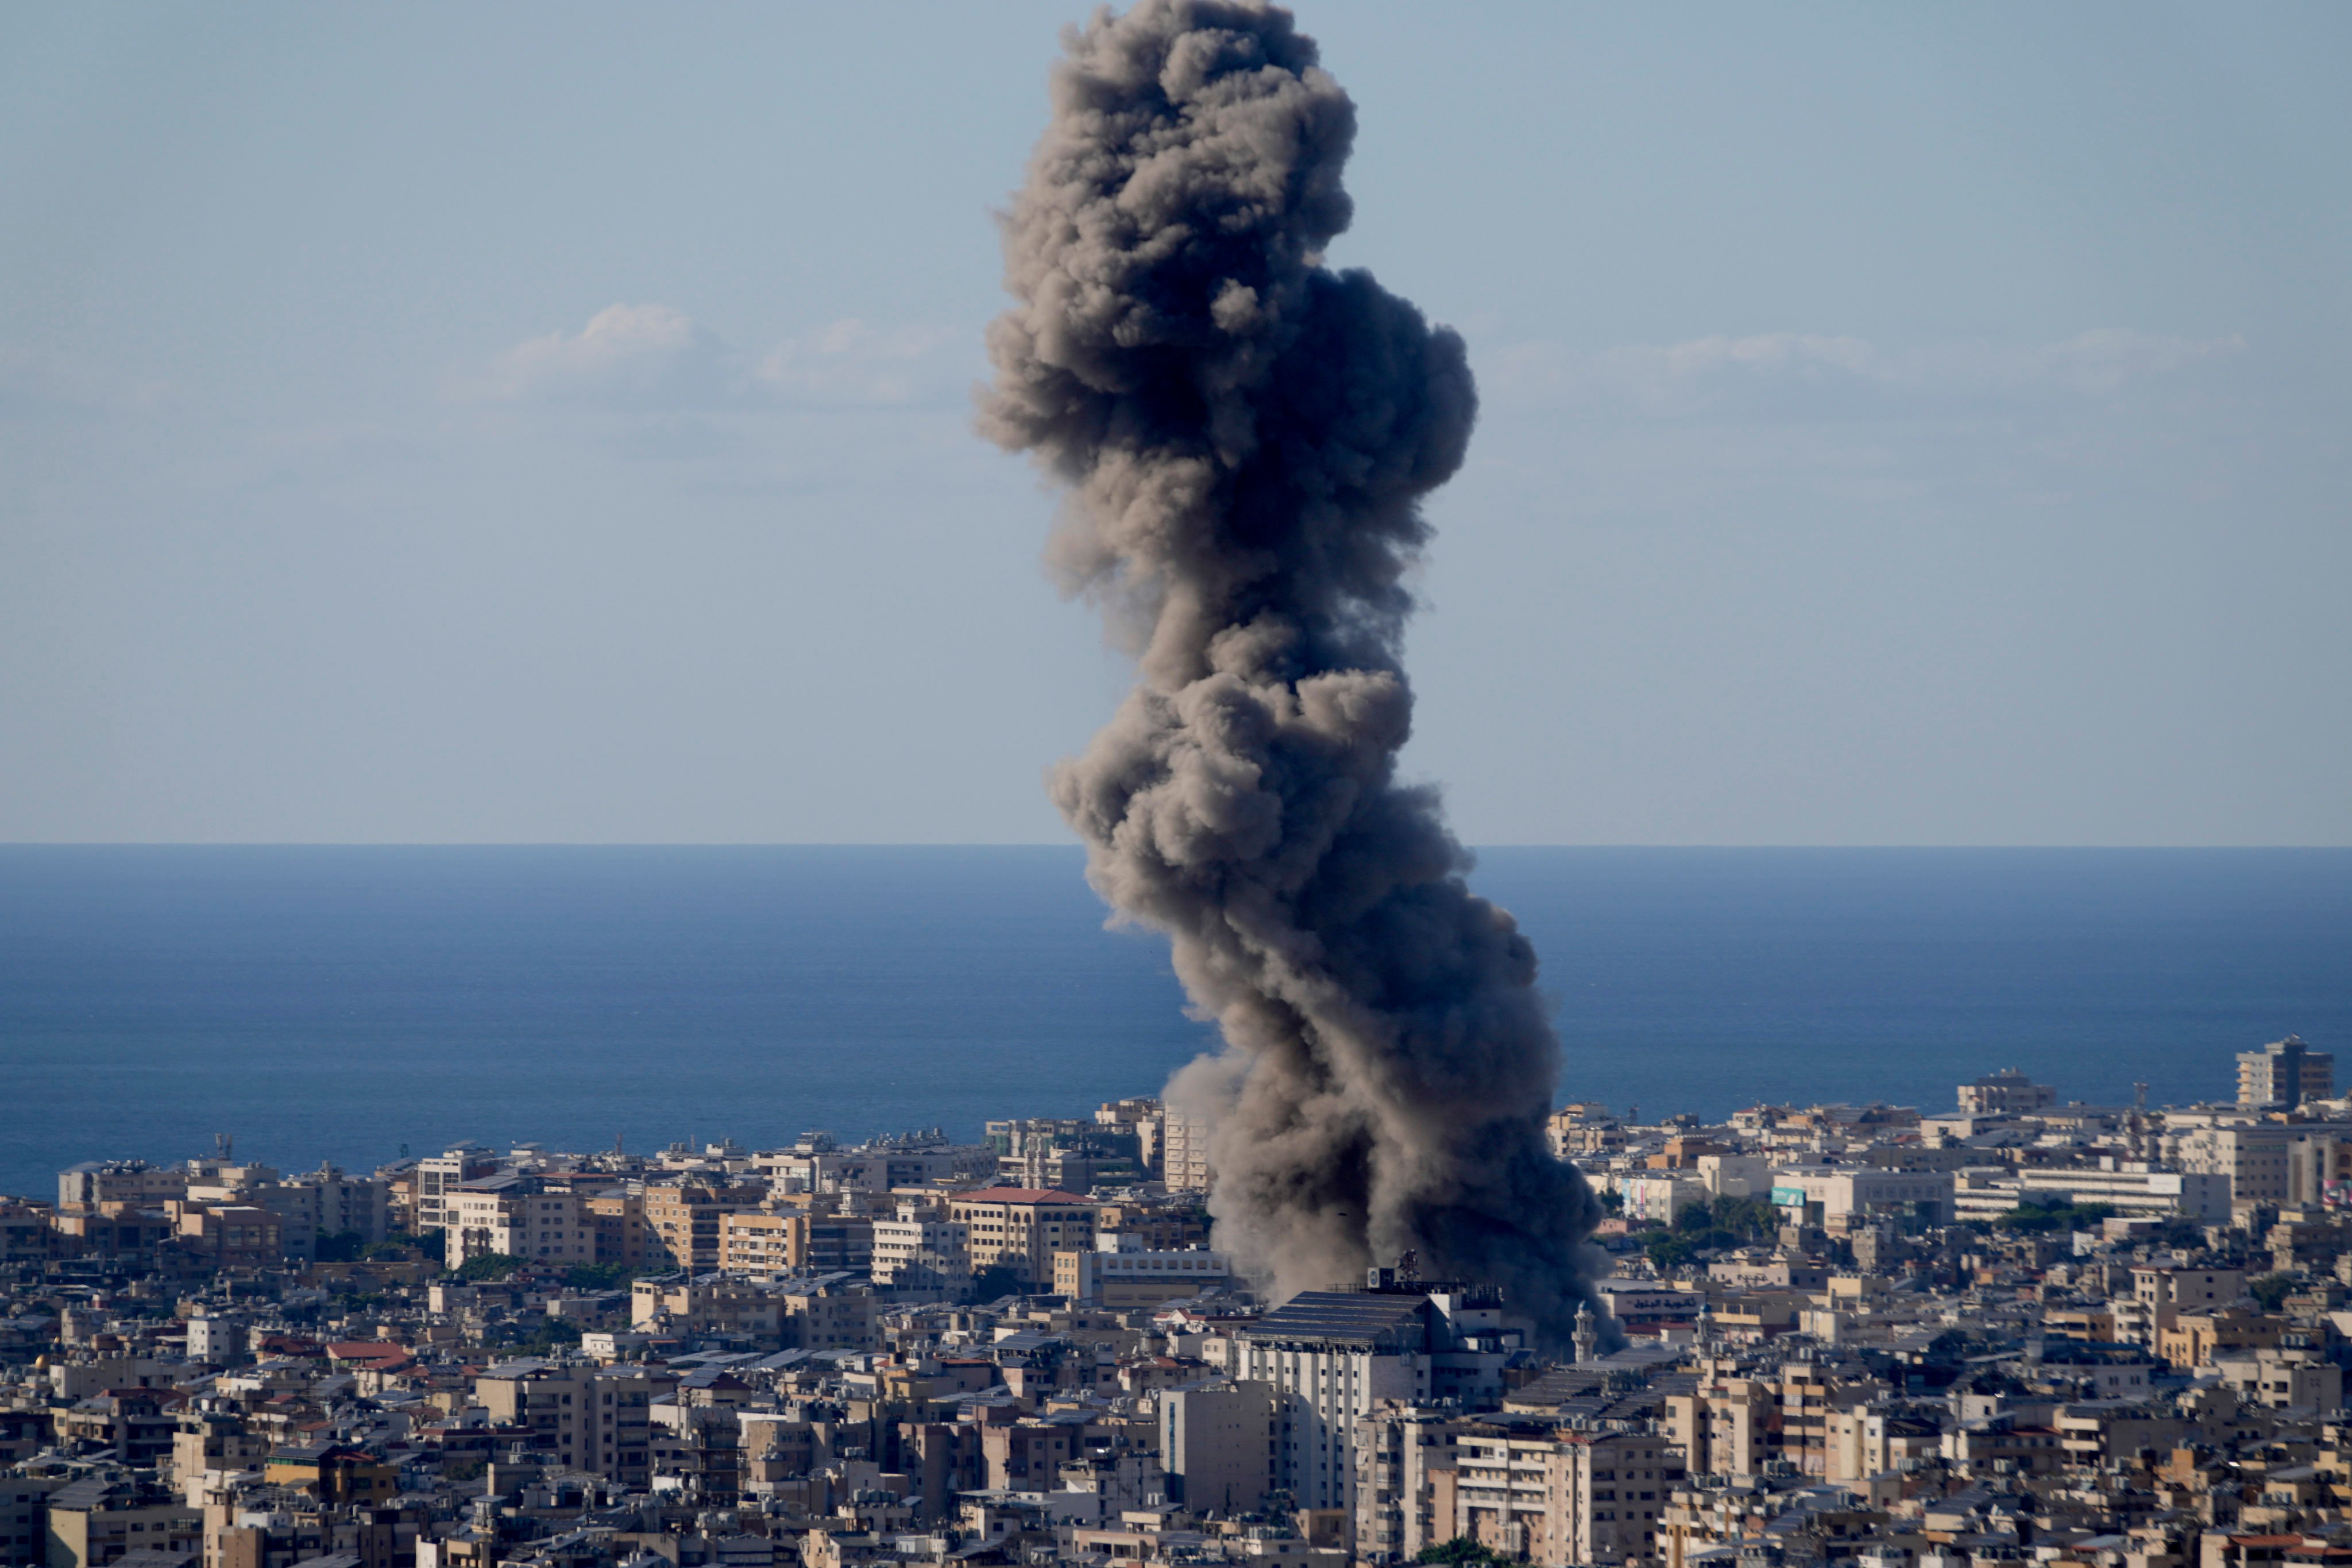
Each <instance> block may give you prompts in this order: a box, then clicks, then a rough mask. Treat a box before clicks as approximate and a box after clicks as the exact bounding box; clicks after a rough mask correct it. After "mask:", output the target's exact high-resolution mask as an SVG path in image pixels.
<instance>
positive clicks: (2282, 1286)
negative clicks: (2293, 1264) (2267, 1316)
mask: <svg viewBox="0 0 2352 1568" xmlns="http://www.w3.org/2000/svg"><path fill="white" fill-rule="evenodd" d="M2302 1287H2303V1281H2302V1280H2300V1279H2296V1278H2295V1277H2294V1275H2292V1274H2265V1275H2263V1277H2262V1278H2261V1279H2249V1280H2247V1281H2246V1290H2247V1292H2248V1293H2249V1294H2250V1295H2252V1297H2253V1299H2254V1305H2255V1306H2257V1307H2260V1308H2261V1309H2262V1310H2263V1311H2265V1312H2275V1311H2277V1310H2279V1309H2280V1308H2281V1307H2282V1306H2284V1305H2285V1304H2286V1299H2287V1298H2288V1297H2289V1296H2292V1295H2294V1293H2295V1291H2297V1290H2298V1289H2302Z"/></svg>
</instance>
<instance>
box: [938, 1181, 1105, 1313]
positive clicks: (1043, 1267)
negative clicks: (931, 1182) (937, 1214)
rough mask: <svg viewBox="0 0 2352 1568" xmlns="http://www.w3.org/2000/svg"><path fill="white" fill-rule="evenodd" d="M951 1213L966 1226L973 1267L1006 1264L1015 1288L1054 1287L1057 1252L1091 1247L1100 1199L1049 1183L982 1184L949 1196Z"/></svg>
mask: <svg viewBox="0 0 2352 1568" xmlns="http://www.w3.org/2000/svg"><path fill="white" fill-rule="evenodd" d="M948 1218H949V1219H950V1220H951V1221H953V1222H954V1223H956V1224H958V1225H961V1226H963V1227H964V1229H965V1234H966V1237H967V1243H968V1245H969V1246H970V1247H971V1270H972V1273H973V1274H974V1275H980V1274H984V1273H986V1272H987V1271H988V1270H990V1269H992V1268H1003V1269H1004V1270H1006V1271H1007V1272H1008V1273H1010V1274H1011V1276H1012V1278H1013V1288H1014V1289H1020V1290H1035V1291H1045V1290H1051V1289H1053V1288H1054V1254H1055V1253H1056V1252H1067V1251H1076V1250H1079V1249H1082V1248H1091V1247H1093V1246H1094V1243H1095V1205H1093V1204H1091V1203H1089V1202H1087V1200H1086V1199H1085V1198H1082V1197H1080V1196H1078V1195H1077V1194H1076V1193H1065V1192H1058V1191H1055V1189H1053V1188H1050V1187H982V1188H980V1189H979V1190H977V1191H975V1192H969V1193H957V1194H954V1195H953V1196H951V1197H950V1198H949V1200H948Z"/></svg>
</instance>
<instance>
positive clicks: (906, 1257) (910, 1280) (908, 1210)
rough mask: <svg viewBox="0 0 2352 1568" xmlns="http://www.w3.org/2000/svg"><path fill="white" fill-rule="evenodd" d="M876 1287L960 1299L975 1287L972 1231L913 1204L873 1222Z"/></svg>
mask: <svg viewBox="0 0 2352 1568" xmlns="http://www.w3.org/2000/svg"><path fill="white" fill-rule="evenodd" d="M873 1275H874V1283H876V1284H877V1285H879V1286H882V1287H883V1288H884V1289H891V1290H900V1291H911V1290H924V1291H934V1292H937V1293H938V1294H940V1295H942V1296H948V1297H952V1298H958V1299H961V1296H962V1295H963V1293H964V1292H965V1291H967V1290H969V1289H971V1226H968V1225H966V1224H964V1223H963V1222H962V1221H961V1220H953V1219H949V1218H947V1217H946V1216H945V1215H941V1214H940V1213H938V1212H937V1211H936V1210H933V1209H929V1208H926V1207H923V1206H921V1205H915V1204H901V1205H898V1217H897V1218H896V1219H877V1220H876V1221H875V1222H874V1263H873Z"/></svg>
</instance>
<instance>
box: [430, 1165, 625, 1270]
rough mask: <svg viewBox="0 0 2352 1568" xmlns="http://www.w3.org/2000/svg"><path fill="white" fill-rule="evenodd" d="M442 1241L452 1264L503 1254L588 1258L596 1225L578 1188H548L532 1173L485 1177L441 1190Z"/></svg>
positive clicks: (570, 1260) (574, 1259) (574, 1260)
mask: <svg viewBox="0 0 2352 1568" xmlns="http://www.w3.org/2000/svg"><path fill="white" fill-rule="evenodd" d="M442 1215H443V1225H442V1243H443V1251H444V1256H445V1258H446V1261H447V1263H448V1266H449V1267H450V1268H457V1266H458V1265H459V1264H461V1263H463V1262H465V1261H466V1260H467V1258H483V1257H491V1256H504V1257H508V1258H534V1259H545V1260H547V1261H549V1262H559V1263H593V1262H594V1261H595V1259H596V1230H595V1226H594V1225H593V1223H592V1221H591V1219H590V1217H589V1215H588V1212H587V1208H586V1205H585V1204H584V1203H583V1199H582V1197H581V1195H580V1194H578V1193H572V1192H562V1191H549V1190H548V1189H547V1188H545V1187H544V1186H542V1185H541V1183H540V1182H539V1180H538V1179H537V1178H536V1177H532V1176H520V1175H503V1176H488V1177H484V1178H482V1179H481V1180H479V1181H475V1182H468V1183H467V1184H465V1185H463V1186H461V1187H459V1188H457V1190H456V1191H455V1192H452V1193H444V1194H442Z"/></svg>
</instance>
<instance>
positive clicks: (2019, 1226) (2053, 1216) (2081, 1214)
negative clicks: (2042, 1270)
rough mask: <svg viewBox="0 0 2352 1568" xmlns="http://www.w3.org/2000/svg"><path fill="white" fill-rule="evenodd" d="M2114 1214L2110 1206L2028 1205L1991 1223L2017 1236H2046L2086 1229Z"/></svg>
mask: <svg viewBox="0 0 2352 1568" xmlns="http://www.w3.org/2000/svg"><path fill="white" fill-rule="evenodd" d="M2115 1212H2116V1210H2115V1205H2113V1204H2032V1205H2021V1206H2019V1207H2017V1208H2013V1209H2011V1210H2010V1211H2009V1212H2008V1213H2007V1214H2005V1215H1999V1216H1998V1217H1996V1218H1995V1219H1994V1220H1993V1224H1995V1225H1997V1226H2000V1228H2001V1229H2003V1230H2007V1231H2014V1232H2016V1233H2017V1234H2019V1235H2021V1236H2047V1235H2049V1234H2050V1233H2051V1232H2053V1231H2061V1230H2089V1229H2091V1228H2092V1227H2093V1226H2096V1225H2097V1224H2098V1223H2099V1222H2100V1221H2101V1220H2103V1219H2105V1218H2106V1217H2107V1216H2108V1215H2111V1214H2113V1213H2115Z"/></svg>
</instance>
